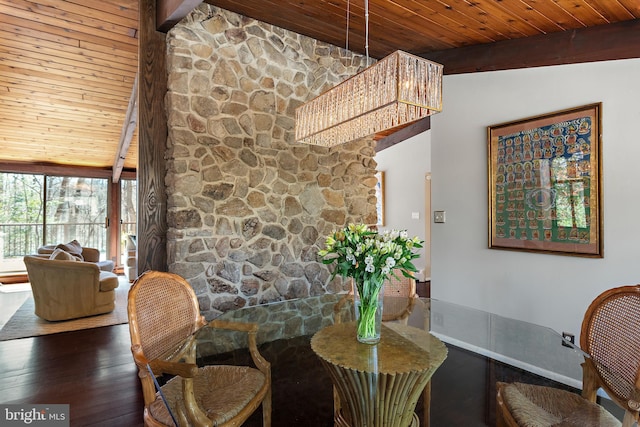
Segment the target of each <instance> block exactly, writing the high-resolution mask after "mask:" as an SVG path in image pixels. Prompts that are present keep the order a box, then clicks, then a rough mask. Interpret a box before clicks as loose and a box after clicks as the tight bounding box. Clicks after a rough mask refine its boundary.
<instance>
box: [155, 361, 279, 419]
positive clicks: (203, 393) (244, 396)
mask: <svg viewBox="0 0 640 427" xmlns="http://www.w3.org/2000/svg"><path fill="white" fill-rule="evenodd" d="M198 371H199V374H198V375H197V376H196V377H195V378H194V379H193V384H194V392H195V395H196V396H197V399H198V405H199V406H200V408H202V409H203V410H204V411H206V413H207V417H208V418H209V419H210V420H211V421H212V425H220V424H223V423H225V422H227V421H228V420H229V419H231V418H233V417H234V416H236V415H237V414H238V413H239V412H240V411H241V410H242V409H243V408H244V407H246V406H247V404H248V403H249V402H250V401H251V400H252V399H255V398H256V395H259V397H258V401H260V400H261V397H262V395H260V393H259V392H260V389H261V388H263V387H264V386H265V383H266V382H267V379H266V377H265V375H264V374H263V373H262V372H260V371H259V370H257V369H254V368H251V367H247V366H225V365H215V366H205V367H202V368H200V369H199V370H198ZM265 391H266V389H265ZM162 392H163V393H164V395H165V398H166V399H167V401H168V402H169V405H170V406H171V408H172V410H174V411H175V409H174V408H176V407H177V405H179V406H180V407H181V408H182V409H181V410H182V411H184V403H183V399H182V379H181V378H180V377H174V378H172V379H171V380H169V381H167V383H166V384H165V385H164V386H162ZM262 394H264V393H262ZM149 411H150V413H151V415H152V416H153V418H154V419H156V420H158V421H160V422H162V423H163V424H165V425H168V426H171V425H173V421H172V419H171V415H170V414H169V411H167V408H166V406H165V404H164V402H163V401H162V398H161V397H160V395H159V393H156V400H155V401H154V402H153V403H152V404H151V405H150V406H149ZM174 415H175V414H174Z"/></svg>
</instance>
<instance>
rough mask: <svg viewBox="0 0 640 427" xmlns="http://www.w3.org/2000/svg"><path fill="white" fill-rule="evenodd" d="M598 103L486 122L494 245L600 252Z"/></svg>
mask: <svg viewBox="0 0 640 427" xmlns="http://www.w3.org/2000/svg"><path fill="white" fill-rule="evenodd" d="M601 110H602V104H601V103H596V104H590V105H585V106H581V107H576V108H572V109H568V110H563V111H557V112H553V113H548V114H544V115H540V116H536V117H531V118H527V119H522V120H517V121H512V122H508V123H502V124H498V125H493V126H489V127H488V171H489V179H488V180H489V247H490V248H491V249H507V250H522V251H530V252H544V253H551V254H559V255H574V256H584V257H595V258H601V257H603V256H604V254H603V240H602V223H603V220H602V176H601V173H602V166H601V165H602V159H601V157H602V150H601V135H602V129H601Z"/></svg>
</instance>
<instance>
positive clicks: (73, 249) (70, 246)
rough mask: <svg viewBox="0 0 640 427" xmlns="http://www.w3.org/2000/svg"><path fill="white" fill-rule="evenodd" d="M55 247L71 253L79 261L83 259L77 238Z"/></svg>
mask: <svg viewBox="0 0 640 427" xmlns="http://www.w3.org/2000/svg"><path fill="white" fill-rule="evenodd" d="M56 249H62V250H63V251H65V252H68V253H70V254H71V255H73V256H75V257H76V259H78V260H79V261H83V260H84V259H83V258H82V245H81V244H80V243H78V241H77V240H72V241H70V242H69V243H66V244H64V243H61V244H59V245H58V246H56Z"/></svg>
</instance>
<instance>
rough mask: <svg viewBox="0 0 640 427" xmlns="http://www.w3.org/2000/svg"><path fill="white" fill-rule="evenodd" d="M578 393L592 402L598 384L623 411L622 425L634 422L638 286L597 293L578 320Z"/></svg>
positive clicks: (638, 387) (639, 360)
mask: <svg viewBox="0 0 640 427" xmlns="http://www.w3.org/2000/svg"><path fill="white" fill-rule="evenodd" d="M580 347H581V348H582V350H584V351H585V352H587V353H588V354H589V355H591V358H587V359H586V360H585V363H583V365H582V368H583V377H582V382H583V385H582V395H583V396H584V397H585V398H586V399H588V400H590V401H595V399H596V392H597V391H598V389H599V388H600V387H602V389H603V390H604V391H605V392H606V393H607V395H609V397H610V398H611V399H612V400H613V401H614V402H615V403H616V404H617V405H618V406H620V407H621V408H622V409H624V410H625V417H624V422H623V426H625V427H627V426H631V425H633V423H634V422H638V413H639V412H638V411H639V410H640V285H634V286H621V287H618V288H614V289H610V290H608V291H606V292H603V293H602V294H600V295H599V296H598V297H597V298H596V299H595V300H593V302H592V303H591V305H590V306H589V308H588V309H587V312H586V314H585V316H584V320H583V321H582V328H581V333H580Z"/></svg>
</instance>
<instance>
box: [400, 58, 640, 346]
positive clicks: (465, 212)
mask: <svg viewBox="0 0 640 427" xmlns="http://www.w3.org/2000/svg"><path fill="white" fill-rule="evenodd" d="M639 76H640V59H633V60H622V61H609V62H599V63H589V64H574V65H563V66H554V67H542V68H531V69H523V70H510V71H496V72H487V73H474V74H462V75H451V76H445V78H444V87H443V93H444V99H443V107H444V111H443V112H442V113H440V114H437V115H435V116H433V117H432V121H431V131H430V133H431V142H432V143H431V166H432V209H433V210H446V216H447V221H446V223H445V224H432V227H431V233H432V234H431V241H432V248H431V261H432V270H431V279H432V280H431V295H432V296H433V297H434V298H438V299H442V300H447V301H451V302H455V303H459V304H462V305H466V306H471V307H476V308H479V309H483V310H488V311H492V312H495V313H498V314H502V315H505V316H509V317H514V318H517V319H522V320H525V321H530V322H534V323H538V324H541V325H546V326H549V327H551V328H553V329H555V330H557V331H567V332H572V333H575V334H576V337H578V336H579V333H580V324H581V322H582V318H583V315H584V312H585V310H586V308H587V306H588V305H589V303H590V302H591V300H593V298H595V297H596V296H597V295H598V294H599V293H600V292H602V291H604V290H606V289H609V288H612V287H616V286H620V285H625V284H635V283H638V282H640V250H638V244H637V243H638V240H640V215H639V214H638V212H640V179H638V178H637V177H636V176H635V172H636V171H638V170H640V162H639V159H640V141H638V136H639V135H640V132H639V131H640V102H639V101H640V79H639ZM595 102H602V134H603V139H602V144H603V150H602V153H603V156H602V160H603V184H604V229H603V238H604V258H603V259H591V258H581V257H570V256H559V255H546V254H537V253H526V252H512V251H503V250H495V249H488V219H487V215H488V214H487V213H488V205H487V203H488V202H487V160H486V158H487V126H490V125H494V124H499V123H503V122H507V121H511V120H517V119H522V118H527V117H531V116H535V115H538V114H543V113H548V112H553V111H557V110H562V109H566V108H571V107H576V106H580V105H585V104H591V103H595ZM400 145H402V144H400Z"/></svg>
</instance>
